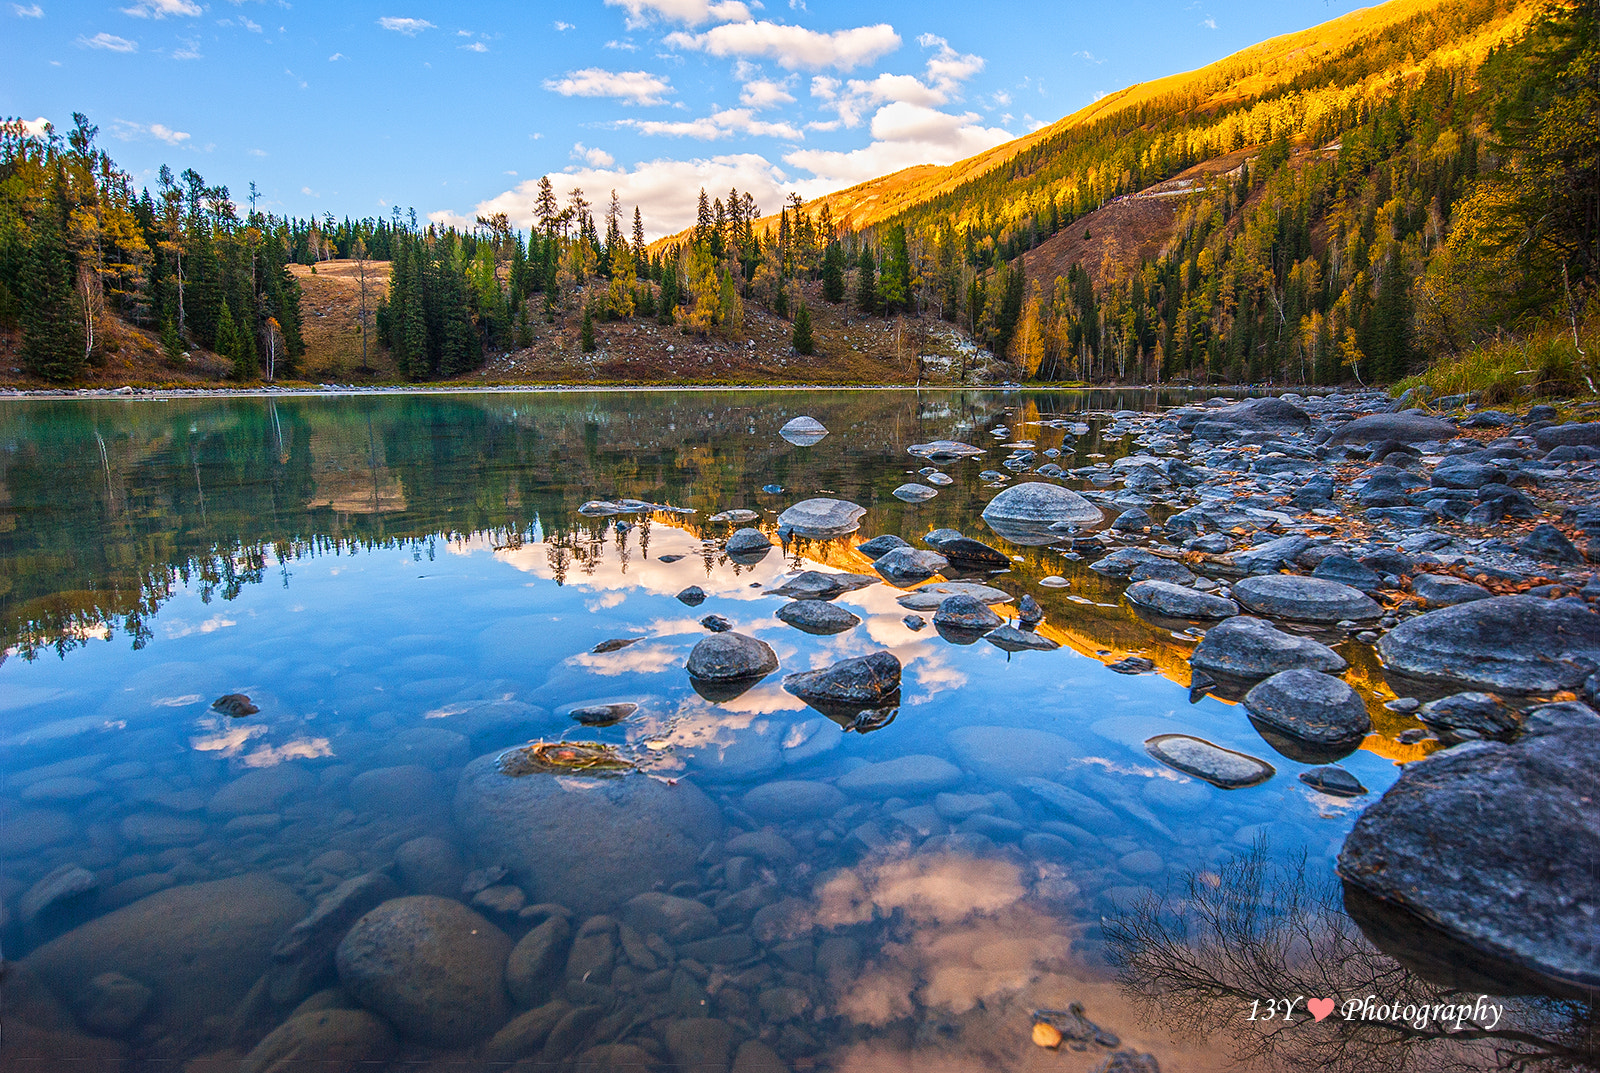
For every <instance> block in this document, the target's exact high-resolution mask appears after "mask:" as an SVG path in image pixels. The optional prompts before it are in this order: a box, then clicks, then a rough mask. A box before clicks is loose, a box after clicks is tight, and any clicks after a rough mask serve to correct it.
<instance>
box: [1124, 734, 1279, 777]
mask: <svg viewBox="0 0 1600 1073" xmlns="http://www.w3.org/2000/svg"><path fill="white" fill-rule="evenodd" d="M1144 748H1145V751H1146V752H1148V753H1149V754H1150V755H1151V756H1153V757H1155V758H1156V759H1157V760H1159V761H1161V762H1162V763H1163V764H1166V765H1167V766H1168V767H1171V768H1176V769H1177V770H1178V771H1181V772H1183V773H1184V774H1186V775H1193V776H1195V777H1196V778H1200V779H1204V780H1206V781H1207V782H1209V783H1210V784H1211V785H1213V786H1217V787H1221V788H1222V789H1224V790H1237V789H1240V788H1241V787H1245V786H1254V785H1256V784H1257V783H1259V782H1266V781H1267V780H1268V779H1270V778H1272V776H1273V775H1275V774H1277V771H1276V769H1274V768H1273V766H1272V765H1271V764H1269V763H1267V762H1266V761H1265V760H1258V759H1256V758H1255V757H1253V756H1247V755H1245V754H1244V753H1237V752H1234V751H1233V750H1232V749H1224V748H1223V747H1222V746H1220V745H1213V744H1212V743H1211V742H1209V741H1206V740H1205V739H1203V738H1195V737H1191V736H1189V735H1188V734H1157V735H1156V736H1155V737H1153V738H1151V739H1150V740H1149V741H1146V742H1145V743H1144Z"/></svg>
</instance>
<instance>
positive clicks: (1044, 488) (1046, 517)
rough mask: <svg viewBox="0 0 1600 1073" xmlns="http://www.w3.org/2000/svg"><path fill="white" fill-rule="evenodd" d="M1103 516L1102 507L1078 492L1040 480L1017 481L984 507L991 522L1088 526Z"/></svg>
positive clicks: (1046, 525) (985, 516) (984, 512)
mask: <svg viewBox="0 0 1600 1073" xmlns="http://www.w3.org/2000/svg"><path fill="white" fill-rule="evenodd" d="M1102 518H1103V516H1102V515H1101V513H1100V508H1099V507H1097V506H1095V505H1094V504H1093V503H1091V502H1089V501H1088V500H1087V499H1085V498H1083V497H1082V496H1081V495H1079V494H1078V493H1077V492H1074V491H1072V490H1071V489H1069V488H1062V487H1061V486H1060V485H1056V484H1044V483H1041V482H1038V481H1030V482H1028V483H1026V484H1017V485H1013V486H1011V487H1010V488H1007V489H1006V490H1005V491H1003V492H1001V493H1000V494H999V495H997V496H995V497H994V498H993V499H991V500H989V505H988V506H986V507H984V508H983V519H984V521H986V522H988V523H989V524H990V525H991V526H993V525H994V524H995V523H996V522H1001V523H1005V522H1020V523H1023V524H1030V525H1040V526H1045V527H1048V526H1050V525H1053V524H1056V523H1068V524H1071V525H1079V526H1087V525H1096V524H1098V523H1099V522H1100V521H1101V520H1102Z"/></svg>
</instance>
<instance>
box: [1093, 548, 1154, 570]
mask: <svg viewBox="0 0 1600 1073" xmlns="http://www.w3.org/2000/svg"><path fill="white" fill-rule="evenodd" d="M1167 561H1168V560H1166V559H1163V558H1162V557H1161V556H1159V555H1157V554H1155V553H1154V552H1149V551H1145V550H1144V549H1143V548H1118V549H1117V550H1116V551H1114V552H1112V553H1111V554H1110V555H1107V556H1105V557H1104V558H1100V559H1096V560H1095V561H1094V562H1092V563H1090V564H1089V569H1090V570H1093V571H1094V572H1095V573H1097V574H1105V575H1106V576H1107V577H1131V576H1132V575H1133V571H1134V569H1135V568H1136V567H1138V566H1140V565H1142V564H1144V563H1165V562H1167Z"/></svg>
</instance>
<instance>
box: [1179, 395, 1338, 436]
mask: <svg viewBox="0 0 1600 1073" xmlns="http://www.w3.org/2000/svg"><path fill="white" fill-rule="evenodd" d="M1310 427H1311V418H1310V416H1309V415H1308V414H1307V413H1306V412H1305V411H1304V410H1302V409H1301V408H1300V407H1298V406H1296V405H1295V404H1294V403H1292V402H1289V401H1287V400H1285V399H1280V398H1276V397H1269V398H1263V399H1244V400H1243V401H1241V402H1236V403H1234V404H1232V405H1231V406H1222V407H1219V408H1217V409H1215V410H1209V411H1207V412H1206V413H1204V414H1203V415H1202V416H1201V418H1200V420H1198V421H1196V422H1195V423H1194V425H1193V427H1192V431H1193V432H1194V436H1195V438H1196V439H1200V440H1234V439H1239V438H1240V437H1241V436H1242V435H1244V434H1247V433H1264V432H1276V433H1287V434H1291V435H1292V434H1294V433H1299V432H1305V431H1307V430H1308V429H1310Z"/></svg>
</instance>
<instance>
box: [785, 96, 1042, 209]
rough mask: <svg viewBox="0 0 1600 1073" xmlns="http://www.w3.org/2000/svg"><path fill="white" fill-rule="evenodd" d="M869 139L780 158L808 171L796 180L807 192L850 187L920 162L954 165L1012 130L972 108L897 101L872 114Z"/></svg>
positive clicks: (1007, 138) (1003, 138) (1005, 137)
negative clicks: (955, 110)
mask: <svg viewBox="0 0 1600 1073" xmlns="http://www.w3.org/2000/svg"><path fill="white" fill-rule="evenodd" d="M871 131H872V139H873V140H872V142H871V143H870V144H868V145H865V146H863V147H862V148H860V149H854V150H851V151H849V152H838V151H830V150H822V149H797V150H795V151H793V152H791V153H787V154H785V155H784V158H783V159H784V161H785V162H786V163H789V164H792V165H793V166H795V167H797V168H801V169H804V170H805V171H808V172H811V174H812V176H813V177H812V178H811V179H807V180H805V181H804V182H802V183H800V184H798V185H799V186H800V187H801V192H802V193H804V194H805V195H806V196H808V197H814V196H816V195H818V194H823V193H826V192H828V191H830V190H838V189H840V188H842V187H846V186H853V185H854V184H856V183H859V182H865V181H866V180H867V179H873V178H876V177H877V176H879V175H887V174H890V173H891V172H896V171H899V170H901V169H902V168H909V167H913V166H915V165H918V164H953V163H955V162H956V161H957V160H962V159H965V158H966V157H969V156H973V155H975V154H977V153H981V152H983V151H984V150H985V149H989V148H992V147H993V146H996V145H999V144H1000V143H1001V142H1005V141H1010V140H1011V137H1012V134H1011V132H1010V131H1007V130H1004V129H1002V128H1000V127H985V126H982V125H981V121H980V119H979V116H978V115H977V113H975V112H966V113H963V114H961V115H954V114H952V113H949V112H941V111H939V110H938V109H935V108H928V107H924V106H921V105H916V104H911V103H908V102H905V101H895V102H892V103H890V104H886V105H884V106H883V107H882V108H880V109H878V111H877V113H876V114H874V115H873V117H872V126H871Z"/></svg>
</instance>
